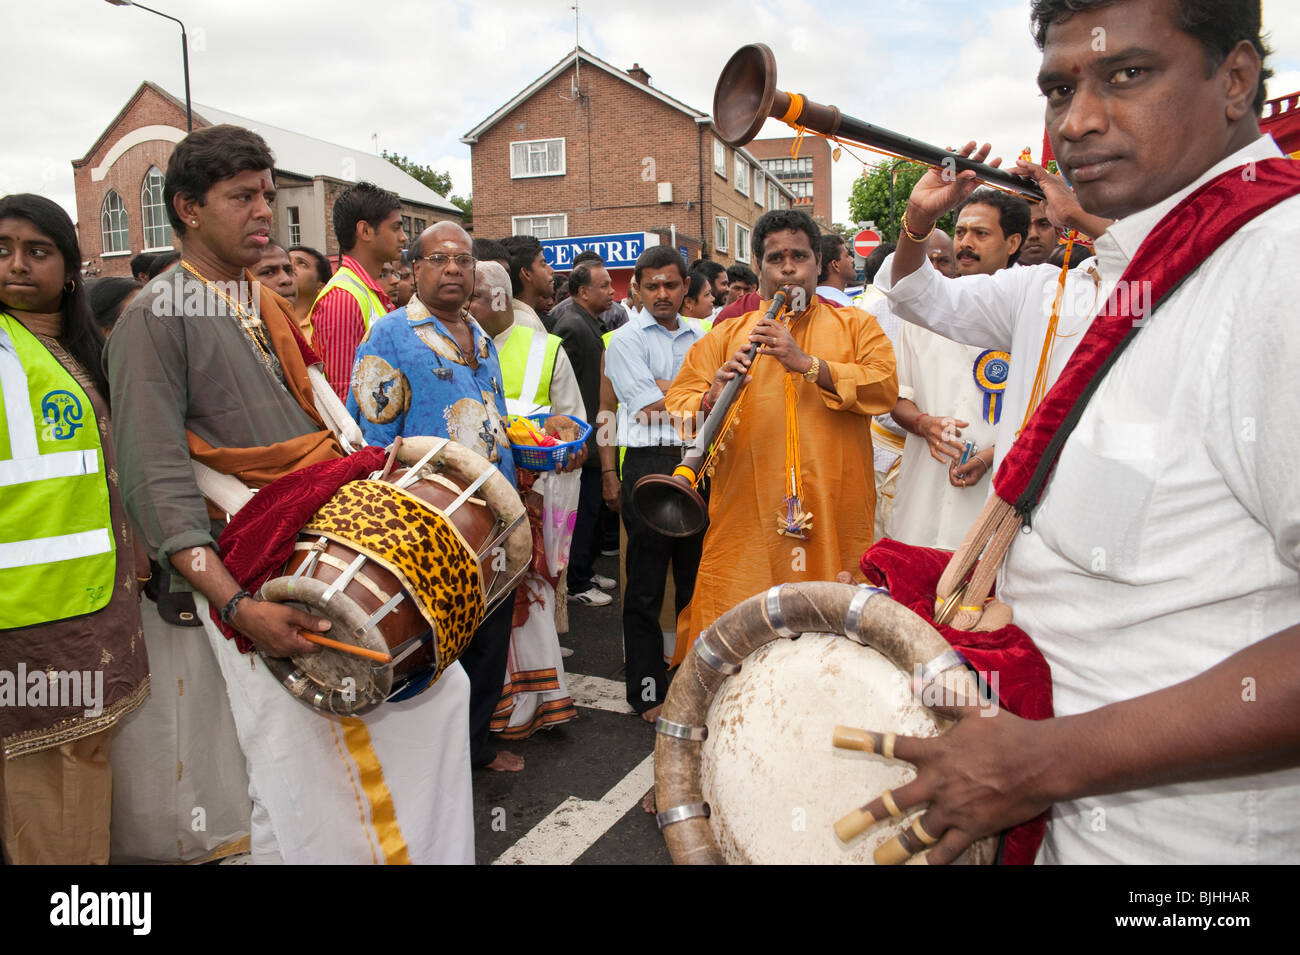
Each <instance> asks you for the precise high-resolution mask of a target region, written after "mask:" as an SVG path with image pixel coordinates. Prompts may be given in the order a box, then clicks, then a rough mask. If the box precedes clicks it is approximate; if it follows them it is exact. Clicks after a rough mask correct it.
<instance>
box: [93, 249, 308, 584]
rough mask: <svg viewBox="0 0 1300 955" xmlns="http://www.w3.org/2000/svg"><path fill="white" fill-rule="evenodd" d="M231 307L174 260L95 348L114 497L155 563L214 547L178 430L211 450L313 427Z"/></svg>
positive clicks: (254, 444) (275, 364)
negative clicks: (114, 459)
mask: <svg viewBox="0 0 1300 955" xmlns="http://www.w3.org/2000/svg"><path fill="white" fill-rule="evenodd" d="M232 297H233V296H232ZM236 300H238V299H236ZM233 312H234V310H233V309H231V308H230V307H229V306H227V305H226V303H225V302H223V301H221V300H220V299H219V298H218V297H217V296H216V295H215V294H213V293H212V292H211V291H210V290H209V289H208V288H206V287H205V286H204V285H203V283H202V282H200V281H199V280H198V279H197V278H195V277H194V276H193V275H191V274H190V273H189V272H187V271H185V270H184V269H183V268H182V267H181V266H179V265H177V266H176V267H175V268H174V269H171V270H170V271H168V272H165V273H163V274H162V275H160V276H159V277H158V278H157V279H155V280H154V281H153V282H152V283H150V284H149V286H148V287H147V288H146V289H145V290H144V291H143V292H141V293H140V295H138V296H137V297H136V298H135V300H134V301H133V302H131V304H130V305H128V306H127V308H126V309H125V310H124V311H123V312H122V317H121V318H120V319H119V320H118V323H117V325H115V326H114V328H113V334H112V335H110V336H109V339H108V346H107V348H106V349H105V351H104V365H105V370H106V372H107V374H108V380H109V382H110V384H111V390H112V395H113V425H114V428H113V434H114V438H115V440H116V441H117V448H118V452H117V453H118V471H119V477H120V479H121V483H122V497H123V499H124V501H125V502H126V507H127V510H128V512H129V513H130V515H131V518H132V520H133V521H134V523H135V525H136V527H137V528H138V529H139V531H140V533H141V534H143V535H144V538H145V541H146V542H147V543H148V546H149V550H150V552H151V553H153V554H155V555H157V560H158V562H159V563H160V564H162V565H163V566H164V567H167V566H168V564H169V562H168V557H169V555H171V554H173V553H175V552H176V551H179V550H184V549H186V548H191V547H204V546H210V547H215V540H214V537H213V533H212V529H211V527H210V525H209V520H208V509H207V505H206V504H205V502H204V499H203V495H202V494H200V493H199V489H198V486H197V485H196V484H195V481H194V471H193V468H192V466H191V464H190V452H189V448H188V444H187V441H186V437H185V431H186V429H188V430H190V431H193V432H194V434H196V435H197V436H198V437H200V438H202V439H203V440H204V441H207V442H208V443H209V444H211V445H212V446H213V447H216V448H259V447H266V446H269V445H273V444H277V443H279V442H281V441H288V440H290V439H293V438H297V437H300V436H301V435H304V434H310V433H311V432H313V431H317V430H319V428H320V426H319V425H317V424H316V423H315V422H313V421H312V420H311V419H310V418H308V417H307V415H306V414H305V413H304V412H303V410H302V408H301V407H300V406H299V404H298V402H297V401H296V400H295V399H294V397H293V395H292V394H290V393H289V391H288V389H287V388H286V387H285V384H284V372H283V370H282V369H281V368H280V363H279V361H278V360H277V359H276V356H275V352H274V350H271V351H270V355H269V361H268V360H266V358H267V356H264V355H263V354H262V353H261V352H260V351H259V350H258V348H257V346H256V345H255V344H254V342H253V339H252V338H251V337H250V336H249V333H248V332H247V331H245V330H244V328H242V327H241V324H240V318H239V317H237V316H236V315H235V314H234V313H233Z"/></svg>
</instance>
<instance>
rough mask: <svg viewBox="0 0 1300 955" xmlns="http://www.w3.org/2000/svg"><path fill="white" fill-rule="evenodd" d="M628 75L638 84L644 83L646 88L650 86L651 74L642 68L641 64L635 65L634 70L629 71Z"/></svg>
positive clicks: (633, 65)
mask: <svg viewBox="0 0 1300 955" xmlns="http://www.w3.org/2000/svg"><path fill="white" fill-rule="evenodd" d="M627 75H628V76H630V77H632V79H634V80H636V81H637V82H638V83H644V84H645V85H646V86H649V85H650V74H649V73H647V72H646V71H645V70H644V69H642V68H641V64H640V63H633V64H632V69H630V70H628V71H627Z"/></svg>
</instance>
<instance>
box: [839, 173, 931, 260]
mask: <svg viewBox="0 0 1300 955" xmlns="http://www.w3.org/2000/svg"><path fill="white" fill-rule="evenodd" d="M891 171H892V172H893V174H894V218H893V221H892V222H891V221H890V217H889V180H890V174H891ZM925 171H926V167H925V166H923V165H921V164H920V163H914V162H908V161H906V160H893V159H887V160H884V161H882V162H881V163H880V164H879V165H878V166H876V167H875V168H873V169H869V170H866V171H864V172H863V174H862V175H861V176H859V177H858V179H857V180H856V181H855V182H854V183H853V191H852V193H851V194H850V195H849V216H850V217H851V218H852V219H853V221H854V222H868V221H874V222H875V223H876V229H877V231H879V232H880V234H881V235H882V236H883V237H884V239H885V241H886V242H897V241H898V236H899V233H900V230H901V225H900V223H901V222H902V218H903V210H904V209H905V208H907V197H908V196H909V195H911V194H912V187H913V186H914V185H916V181H917V180H918V179H920V178H921V177H922V176H923V175H925ZM952 223H953V219H952V213H951V212H949V213H948V214H947V215H945V216H944V217H943V218H942V219H940V220H939V225H938V227H939V228H940V229H943V230H944V231H945V232H948V233H951V232H952Z"/></svg>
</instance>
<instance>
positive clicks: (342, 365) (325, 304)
mask: <svg viewBox="0 0 1300 955" xmlns="http://www.w3.org/2000/svg"><path fill="white" fill-rule="evenodd" d="M343 265H345V266H347V267H348V268H350V269H351V270H352V271H353V272H355V273H356V274H357V275H358V277H360V279H361V281H362V282H364V283H365V285H366V287H367V288H369V289H371V290H372V291H374V292H375V293H376V294H377V295H378V296H379V301H380V302H382V303H383V305H384V313H385V314H387V313H388V312H391V311H392V310H393V302H392V299H390V298H389V297H388V296H387V295H385V294H384V291H383V289H381V288H380V287H379V286H378V285H376V284H375V280H374V279H373V278H371V277H370V273H369V272H367V271H366V267H365V266H364V265H362V264H361V263H360V262H358V261H357V260H356V259H354V258H352V256H350V255H345V256H343ZM378 318H379V316H375V319H376V320H378ZM311 323H312V327H313V328H314V329H315V331H314V333H313V335H312V339H311V347H312V349H313V350H314V351H315V352H316V354H317V355H319V356H320V357H321V360H322V361H323V362H324V363H325V379H326V380H327V381H328V382H329V383H330V387H331V388H333V389H334V391H335V393H336V394H337V395H338V396H339V398H340V399H342V400H343V401H347V400H348V391H349V390H350V389H351V387H352V361H353V359H354V358H355V357H356V353H357V346H358V345H359V344H361V339H362V338H363V337H364V336H365V334H366V323H365V320H364V319H363V318H362V317H361V309H360V308H359V307H358V306H357V300H356V299H355V298H353V297H352V296H351V295H349V294H348V292H347V291H346V290H344V289H341V288H332V289H330V290H329V291H328V292H326V293H325V294H324V295H322V296H321V297H320V298H318V299H317V300H316V304H315V305H313V306H312V310H311Z"/></svg>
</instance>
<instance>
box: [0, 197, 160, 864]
mask: <svg viewBox="0 0 1300 955" xmlns="http://www.w3.org/2000/svg"><path fill="white" fill-rule="evenodd" d="M103 347H104V339H103V336H102V335H101V334H100V332H99V329H98V327H97V326H96V325H95V322H94V318H93V317H92V315H91V311H90V301H89V297H88V296H87V294H86V290H85V287H84V285H83V280H82V278H81V252H80V249H79V248H78V245H77V234H76V230H75V228H74V227H73V225H72V221H71V220H70V219H69V218H68V215H67V213H65V212H64V211H63V210H62V209H61V208H60V207H59V206H58V205H56V204H55V203H53V202H51V201H50V200H48V199H45V198H44V197H41V196H33V195H13V196H6V197H5V198H4V199H0V405H2V406H3V407H2V408H0V849H3V852H4V857H5V859H6V861H8V862H10V863H59V864H87V863H106V862H107V861H108V849H109V831H108V830H109V819H110V815H111V797H112V776H111V774H110V771H109V765H108V749H109V736H110V735H111V733H110V731H111V729H112V727H113V726H114V724H116V723H117V722H118V721H119V720H120V719H121V718H122V717H123V716H125V715H126V714H128V713H130V712H131V711H132V710H134V709H135V708H136V707H137V706H139V705H140V703H141V702H143V701H144V699H145V697H147V696H148V694H149V663H148V660H147V658H146V655H145V646H144V639H143V636H142V634H141V631H140V608H139V605H138V597H137V578H136V561H135V558H134V554H133V550H132V545H131V539H130V535H129V532H128V530H127V522H126V512H125V510H124V509H123V507H122V501H121V497H120V495H119V493H118V489H117V470H116V462H115V459H114V455H113V446H112V440H111V432H110V429H109V422H108V402H107V395H108V387H107V383H106V382H105V380H104V373H103V370H102V366H101V363H100V356H101V353H102V351H103ZM146 566H147V565H146Z"/></svg>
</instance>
